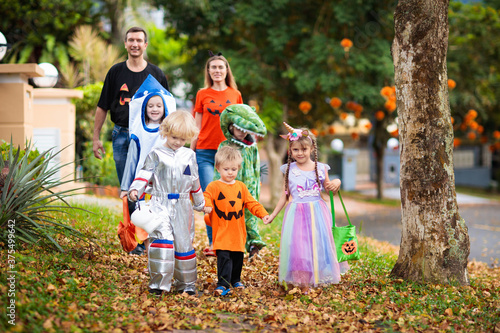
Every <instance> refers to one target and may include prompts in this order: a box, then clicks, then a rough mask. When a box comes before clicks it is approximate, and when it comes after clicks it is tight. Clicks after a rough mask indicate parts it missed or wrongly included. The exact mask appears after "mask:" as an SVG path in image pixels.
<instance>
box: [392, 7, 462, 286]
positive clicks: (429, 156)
mask: <svg viewBox="0 0 500 333" xmlns="http://www.w3.org/2000/svg"><path fill="white" fill-rule="evenodd" d="M448 5H449V1H448V0H400V1H399V3H398V5H397V8H396V12H395V15H394V19H395V38H394V42H393V45H392V55H393V58H394V68H395V82H396V92H397V107H398V115H399V133H400V147H401V149H400V154H401V174H400V187H401V215H402V224H403V230H402V237H401V247H400V252H399V257H398V260H397V262H396V265H395V266H394V268H393V270H392V272H391V275H392V276H396V277H401V278H403V279H405V280H410V281H415V282H421V283H422V282H427V283H451V282H453V281H456V282H458V283H460V284H468V283H469V279H468V273H467V258H468V256H469V252H470V244H469V236H468V233H467V226H466V225H465V221H464V220H463V219H462V218H461V216H460V214H459V212H458V206H457V200H456V192H455V175H454V172H453V129H452V124H451V115H450V109H449V104H448V86H447V79H448V78H447V69H446V52H447V47H448Z"/></svg>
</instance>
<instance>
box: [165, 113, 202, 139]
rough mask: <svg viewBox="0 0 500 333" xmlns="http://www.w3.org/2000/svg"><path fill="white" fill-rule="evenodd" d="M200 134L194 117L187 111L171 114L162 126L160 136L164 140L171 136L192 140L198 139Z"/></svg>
mask: <svg viewBox="0 0 500 333" xmlns="http://www.w3.org/2000/svg"><path fill="white" fill-rule="evenodd" d="M199 133H200V129H199V128H198V126H196V123H195V121H194V117H193V116H192V115H191V114H190V113H189V112H186V111H175V112H172V113H170V114H169V115H168V116H167V117H165V119H163V121H162V122H161V125H160V135H161V136H162V137H163V138H165V137H166V136H167V135H169V136H177V137H179V138H183V139H186V140H191V139H193V138H195V137H197V136H198V134H199Z"/></svg>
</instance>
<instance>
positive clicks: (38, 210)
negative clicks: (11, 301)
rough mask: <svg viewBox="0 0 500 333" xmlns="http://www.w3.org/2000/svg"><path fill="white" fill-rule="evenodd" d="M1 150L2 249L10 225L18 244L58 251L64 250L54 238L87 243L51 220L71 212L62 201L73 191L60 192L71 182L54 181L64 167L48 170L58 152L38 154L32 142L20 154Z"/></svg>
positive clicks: (0, 228)
mask: <svg viewBox="0 0 500 333" xmlns="http://www.w3.org/2000/svg"><path fill="white" fill-rule="evenodd" d="M6 148H7V149H8V150H5V149H6ZM2 150H3V151H2V154H1V155H2V157H1V159H0V169H1V170H2V178H1V182H0V243H2V244H3V246H6V245H7V244H8V237H9V231H8V230H7V229H8V228H7V227H8V225H13V230H14V234H15V235H16V240H18V241H20V243H23V242H24V243H29V244H31V245H38V246H47V247H49V248H54V249H57V250H59V251H63V248H62V247H61V246H60V245H59V243H58V241H56V238H55V236H56V235H61V234H63V235H65V236H66V237H69V238H73V239H80V240H86V237H85V236H84V235H83V234H82V233H80V232H79V231H77V230H76V229H74V228H72V227H70V226H68V225H66V224H64V223H60V222H59V221H58V220H57V219H56V218H55V217H54V213H69V212H70V211H71V210H72V209H73V208H72V207H71V206H70V205H69V204H68V203H67V202H66V201H65V198H66V197H67V196H69V195H71V192H73V191H74V190H72V189H69V190H61V186H64V185H65V184H67V183H70V182H72V181H73V179H58V178H57V177H58V174H59V170H60V169H61V168H62V167H64V166H65V165H60V164H59V165H58V164H56V165H54V166H51V164H52V162H53V160H54V159H55V158H56V156H57V154H59V153H60V151H59V152H52V151H51V150H48V151H45V152H42V153H41V154H38V152H36V150H35V148H34V147H33V146H32V144H31V142H28V143H27V144H26V148H25V149H24V150H23V154H21V149H19V148H17V149H14V147H13V146H12V144H10V145H6V144H3V145H2ZM11 229H12V228H11ZM10 233H12V231H10ZM20 245H21V244H18V245H17V246H20Z"/></svg>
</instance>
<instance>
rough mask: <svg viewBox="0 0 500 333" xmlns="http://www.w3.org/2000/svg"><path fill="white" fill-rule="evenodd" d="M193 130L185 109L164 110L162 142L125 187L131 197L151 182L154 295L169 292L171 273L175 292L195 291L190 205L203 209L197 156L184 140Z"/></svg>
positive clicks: (151, 287) (150, 263)
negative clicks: (128, 187) (167, 111)
mask: <svg viewBox="0 0 500 333" xmlns="http://www.w3.org/2000/svg"><path fill="white" fill-rule="evenodd" d="M198 133H199V130H198V127H197V126H196V124H195V122H194V118H193V116H192V115H191V114H190V113H188V112H185V111H176V112H173V113H171V114H169V115H168V116H167V117H166V118H165V119H164V120H163V122H162V124H161V126H160V135H161V136H162V137H165V138H166V139H167V141H166V142H165V144H164V145H162V146H157V147H155V148H154V149H153V150H152V151H151V152H150V153H149V154H148V156H147V157H146V160H145V162H144V165H143V167H142V169H141V170H140V171H139V172H138V173H137V175H136V178H135V179H134V181H133V183H132V185H131V186H130V189H129V198H130V199H131V200H132V201H136V200H137V198H138V197H140V196H141V195H142V194H143V193H144V191H145V189H146V187H147V186H148V184H150V185H151V207H150V208H149V210H150V212H151V217H152V222H151V223H154V224H157V225H158V226H157V227H155V229H154V231H152V232H150V233H149V240H150V246H149V250H148V268H149V274H150V276H151V280H150V282H149V291H150V293H154V294H157V295H160V294H161V293H162V292H163V291H170V289H171V284H172V277H173V278H174V281H175V282H174V288H175V289H176V290H177V291H179V292H186V293H188V294H190V295H194V294H196V287H195V283H196V277H197V271H196V253H195V251H194V248H193V239H194V213H193V209H195V210H197V211H202V210H203V207H204V205H205V200H204V198H203V192H202V190H201V187H200V181H199V176H198V164H197V163H196V155H195V153H194V152H193V151H192V150H191V149H189V148H186V147H184V145H185V143H186V142H187V141H189V140H191V139H192V138H193V137H196V136H197V135H198ZM191 197H192V200H193V202H191ZM139 209H140V208H139ZM143 209H146V208H143ZM132 221H133V219H132Z"/></svg>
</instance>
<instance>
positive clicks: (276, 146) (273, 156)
mask: <svg viewBox="0 0 500 333" xmlns="http://www.w3.org/2000/svg"><path fill="white" fill-rule="evenodd" d="M277 140H278V142H276V141H277ZM265 147H266V153H267V157H268V159H269V188H270V191H271V199H270V201H269V205H270V206H271V207H274V206H276V204H277V203H278V200H279V198H280V196H281V191H282V190H283V173H282V172H281V171H280V167H281V166H282V165H283V156H285V153H286V149H287V141H286V140H284V139H282V138H280V137H279V136H275V135H274V134H272V133H268V134H267V136H266V140H265Z"/></svg>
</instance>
